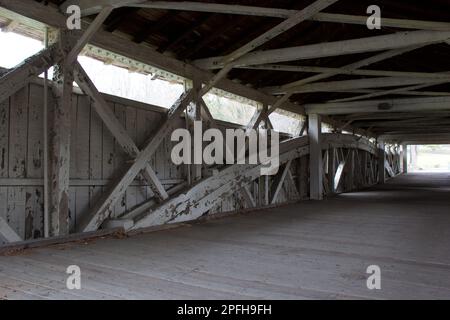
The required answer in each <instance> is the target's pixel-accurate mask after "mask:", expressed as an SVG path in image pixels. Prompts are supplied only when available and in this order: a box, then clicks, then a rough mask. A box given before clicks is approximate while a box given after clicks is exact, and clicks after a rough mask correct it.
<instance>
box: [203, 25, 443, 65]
mask: <svg viewBox="0 0 450 320" xmlns="http://www.w3.org/2000/svg"><path fill="white" fill-rule="evenodd" d="M448 39H450V31H410V32H397V33H394V34H390V35H382V36H375V37H368V38H360V39H352V40H342V41H334V42H326V43H319V44H312V45H305V46H299V47H291V48H283V49H274V50H266V51H259V52H254V53H249V54H248V55H246V56H245V57H243V58H241V59H239V60H237V61H235V62H234V66H235V67H238V66H248V65H258V64H268V63H278V62H287V61H296V60H306V59H317V58H323V57H332V56H340V55H347V54H355V53H363V52H374V51H382V50H389V49H395V48H402V47H409V46H416V45H423V44H433V43H440V42H444V41H447V40H448ZM223 59H224V57H212V58H206V59H199V60H196V61H194V63H195V64H196V65H197V66H199V67H200V68H203V69H217V68H222V67H223V66H224V64H223V62H222V61H223Z"/></svg>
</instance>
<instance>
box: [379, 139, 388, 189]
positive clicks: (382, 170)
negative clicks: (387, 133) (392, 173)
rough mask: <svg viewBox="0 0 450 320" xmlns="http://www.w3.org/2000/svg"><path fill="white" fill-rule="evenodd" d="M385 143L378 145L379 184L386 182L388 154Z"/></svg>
mask: <svg viewBox="0 0 450 320" xmlns="http://www.w3.org/2000/svg"><path fill="white" fill-rule="evenodd" d="M384 148H385V144H384V142H379V143H378V183H379V184H384V183H385V182H386V152H385V150H384Z"/></svg>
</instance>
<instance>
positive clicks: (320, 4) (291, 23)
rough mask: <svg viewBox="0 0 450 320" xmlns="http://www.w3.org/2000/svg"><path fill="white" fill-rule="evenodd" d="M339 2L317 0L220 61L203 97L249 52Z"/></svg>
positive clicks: (204, 90)
mask: <svg viewBox="0 0 450 320" xmlns="http://www.w3.org/2000/svg"><path fill="white" fill-rule="evenodd" d="M337 1H338V0H316V1H315V2H313V3H312V4H310V5H309V6H307V7H306V8H304V9H303V10H301V11H298V12H296V13H295V14H293V15H292V16H290V17H289V18H287V19H286V20H285V21H283V22H281V23H280V24H278V25H276V26H275V27H273V28H271V29H270V30H268V31H266V32H264V33H263V34H261V35H260V36H258V37H257V38H255V39H253V40H252V41H250V42H248V43H246V44H245V45H243V46H242V47H240V48H238V49H237V50H235V51H233V52H232V53H230V54H229V55H227V56H225V57H223V58H222V59H221V61H220V63H221V65H222V66H221V69H222V70H220V71H219V72H218V73H217V74H216V75H215V76H214V77H213V78H212V79H211V80H210V81H208V83H207V84H206V85H205V87H204V88H202V91H201V95H204V94H206V93H207V92H208V91H209V90H211V88H213V87H214V86H215V85H216V83H218V82H219V81H220V80H221V79H222V78H225V77H226V75H227V74H228V72H229V71H230V70H231V69H232V68H233V65H234V62H235V61H236V60H237V59H239V58H241V57H245V56H247V54H248V53H249V52H251V51H253V50H255V49H256V48H258V47H260V46H262V45H263V44H265V43H267V42H269V41H270V40H272V39H273V38H275V37H277V36H279V35H280V34H282V33H284V32H286V31H288V30H290V29H292V28H293V27H295V26H296V25H298V24H300V23H301V22H303V21H305V20H307V19H308V18H310V17H311V16H313V15H314V14H316V13H318V12H319V11H321V10H323V9H325V8H326V7H328V6H330V5H332V4H333V3H335V2H337Z"/></svg>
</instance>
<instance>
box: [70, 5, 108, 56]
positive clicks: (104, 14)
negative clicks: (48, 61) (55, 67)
mask: <svg viewBox="0 0 450 320" xmlns="http://www.w3.org/2000/svg"><path fill="white" fill-rule="evenodd" d="M113 9H114V8H113V7H112V6H106V7H104V8H103V9H102V10H101V11H100V13H99V14H98V15H97V16H96V17H95V19H94V21H92V23H91V24H90V25H89V27H88V28H87V30H86V31H84V33H83V35H82V36H81V37H80V38H79V39H78V40H77V42H76V44H75V45H74V47H73V48H72V50H71V51H70V52H69V54H68V55H67V56H66V63H67V64H72V63H74V62H75V61H76V60H77V57H78V55H79V54H80V52H81V50H83V48H84V47H85V46H86V44H87V43H88V42H89V41H90V40H91V39H92V37H93V36H94V34H95V33H96V32H97V30H98V29H100V27H101V26H102V24H103V22H105V20H106V18H108V16H109V14H110V13H111V12H112V10H113Z"/></svg>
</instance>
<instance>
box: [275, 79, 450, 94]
mask: <svg viewBox="0 0 450 320" xmlns="http://www.w3.org/2000/svg"><path fill="white" fill-rule="evenodd" d="M446 81H449V80H446ZM442 82H443V80H435V79H424V78H391V77H383V78H369V79H357V80H343V81H328V82H317V83H310V84H305V85H303V86H299V87H297V88H291V89H289V93H310V92H341V91H344V92H345V91H348V90H357V89H366V88H387V87H398V86H409V85H418V84H420V85H424V84H428V86H431V85H435V84H440V83H442ZM449 82H450V81H449ZM402 90H407V89H405V88H402ZM267 91H268V92H270V93H271V94H274V95H279V94H286V93H287V92H286V91H284V90H281V91H280V90H279V89H278V88H274V89H273V88H267ZM374 94H375V93H374ZM378 94H380V93H378Z"/></svg>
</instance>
